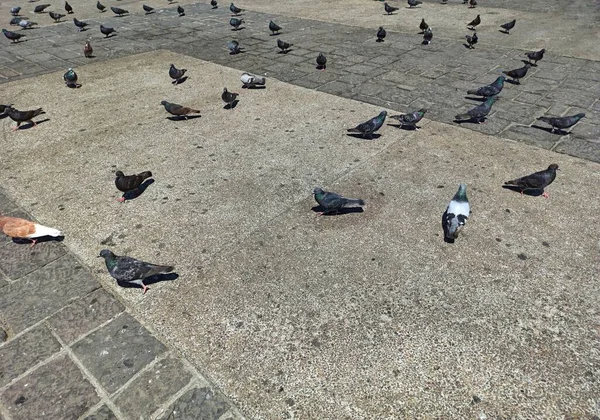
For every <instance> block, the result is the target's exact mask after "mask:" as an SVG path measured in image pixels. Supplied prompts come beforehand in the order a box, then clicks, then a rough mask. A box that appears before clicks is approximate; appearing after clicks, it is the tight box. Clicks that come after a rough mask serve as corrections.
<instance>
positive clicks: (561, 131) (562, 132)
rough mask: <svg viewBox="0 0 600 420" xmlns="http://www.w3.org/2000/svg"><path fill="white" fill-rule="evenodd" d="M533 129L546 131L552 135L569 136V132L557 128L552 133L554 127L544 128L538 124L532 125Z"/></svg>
mask: <svg viewBox="0 0 600 420" xmlns="http://www.w3.org/2000/svg"><path fill="white" fill-rule="evenodd" d="M531 128H537V129H538V130H544V131H545V132H547V133H550V134H559V135H562V136H565V135H567V134H569V133H568V132H567V131H564V130H561V129H560V128H555V129H554V132H552V127H542V126H541V125H537V124H534V125H532V126H531Z"/></svg>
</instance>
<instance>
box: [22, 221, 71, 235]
mask: <svg viewBox="0 0 600 420" xmlns="http://www.w3.org/2000/svg"><path fill="white" fill-rule="evenodd" d="M29 236H30V237H34V238H39V237H42V236H52V237H57V236H64V235H63V234H62V232H61V231H60V230H58V229H53V228H50V227H47V226H42V225H38V224H37V223H36V224H35V233H34V234H32V235H29Z"/></svg>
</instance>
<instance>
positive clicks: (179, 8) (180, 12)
mask: <svg viewBox="0 0 600 420" xmlns="http://www.w3.org/2000/svg"><path fill="white" fill-rule="evenodd" d="M177 13H179V17H181V16H185V10H183V7H181V6H177Z"/></svg>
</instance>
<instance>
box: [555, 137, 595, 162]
mask: <svg viewBox="0 0 600 420" xmlns="http://www.w3.org/2000/svg"><path fill="white" fill-rule="evenodd" d="M554 150H555V151H556V152H559V153H566V154H567V155H571V156H576V157H578V158H582V159H587V160H592V161H594V162H599V163H600V147H598V143H595V142H591V141H588V140H584V139H578V138H568V139H567V140H565V141H563V142H561V143H560V144H559V145H558V146H557V147H556V148H555V149H554Z"/></svg>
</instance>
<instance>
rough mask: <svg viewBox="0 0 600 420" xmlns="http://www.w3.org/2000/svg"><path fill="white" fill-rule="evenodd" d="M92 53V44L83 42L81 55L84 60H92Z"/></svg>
mask: <svg viewBox="0 0 600 420" xmlns="http://www.w3.org/2000/svg"><path fill="white" fill-rule="evenodd" d="M93 53H94V49H93V48H92V44H90V41H89V40H87V41H85V45H84V46H83V55H84V56H85V58H92V57H93V56H92V54H93Z"/></svg>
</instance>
